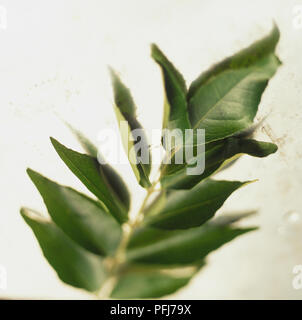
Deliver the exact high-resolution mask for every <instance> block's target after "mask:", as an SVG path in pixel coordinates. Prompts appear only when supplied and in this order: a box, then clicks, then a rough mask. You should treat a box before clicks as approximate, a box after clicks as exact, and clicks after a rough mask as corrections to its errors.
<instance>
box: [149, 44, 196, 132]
mask: <svg viewBox="0 0 302 320" xmlns="http://www.w3.org/2000/svg"><path fill="white" fill-rule="evenodd" d="M151 55H152V58H153V59H154V60H155V61H156V62H157V63H158V64H159V66H160V68H161V70H162V74H163V80H164V86H165V103H164V117H163V129H169V130H173V129H181V130H184V129H189V128H190V127H191V125H190V121H189V118H188V112H187V98H186V95H187V88H186V83H185V80H184V79H183V76H182V75H181V74H180V73H179V71H178V70H176V69H175V67H174V66H173V64H172V63H171V62H170V61H169V60H168V59H167V58H166V56H165V55H164V54H163V52H162V51H161V50H160V49H159V48H158V47H157V46H156V45H155V44H153V45H152V46H151Z"/></svg>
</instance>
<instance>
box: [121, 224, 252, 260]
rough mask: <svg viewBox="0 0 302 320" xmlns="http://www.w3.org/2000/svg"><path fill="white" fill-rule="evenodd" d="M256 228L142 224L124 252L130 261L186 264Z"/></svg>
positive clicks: (200, 258)
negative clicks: (170, 227)
mask: <svg viewBox="0 0 302 320" xmlns="http://www.w3.org/2000/svg"><path fill="white" fill-rule="evenodd" d="M253 230H255V228H234V227H231V226H219V225H210V224H206V225H202V226H200V227H197V228H191V229H186V230H173V231H169V230H161V229H155V228H141V229H138V230H137V231H136V232H135V234H134V235H133V237H132V239H131V241H130V243H129V246H128V252H127V259H128V261H131V262H136V263H144V264H153V265H162V266H164V265H187V264H192V263H194V262H196V261H200V260H202V259H204V258H205V257H206V256H207V255H208V254H209V253H211V252H212V251H214V250H216V249H218V248H220V247H221V246H222V245H224V244H226V243H227V242H230V241H231V240H233V239H235V238H236V237H238V236H240V235H243V234H244V233H247V232H249V231H253Z"/></svg>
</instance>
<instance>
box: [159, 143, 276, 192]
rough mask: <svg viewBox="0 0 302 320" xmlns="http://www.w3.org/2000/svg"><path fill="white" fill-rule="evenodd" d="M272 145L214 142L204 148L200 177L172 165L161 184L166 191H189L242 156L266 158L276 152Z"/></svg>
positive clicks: (274, 146) (180, 166)
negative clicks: (202, 167) (203, 160)
mask: <svg viewBox="0 0 302 320" xmlns="http://www.w3.org/2000/svg"><path fill="white" fill-rule="evenodd" d="M277 149H278V148H277V146H276V145H275V144H273V143H269V142H262V141H256V140H251V139H240V138H235V137H230V138H227V139H224V140H220V141H215V142H212V143H209V144H207V145H206V146H205V153H203V154H200V155H198V157H205V170H204V172H203V173H202V174H201V175H188V174H187V165H174V166H173V167H169V168H168V170H166V171H165V172H166V175H163V177H162V178H161V184H162V186H163V187H164V188H168V189H191V188H192V187H194V186H195V185H196V184H198V183H199V182H200V181H202V180H204V179H205V178H207V177H209V176H211V175H213V174H214V173H216V172H217V171H218V170H220V169H221V168H222V167H224V166H226V165H227V164H228V163H230V162H231V161H233V160H235V159H237V158H238V157H240V156H241V155H242V154H248V155H250V156H253V157H266V156H268V155H270V154H272V153H275V152H276V151H277Z"/></svg>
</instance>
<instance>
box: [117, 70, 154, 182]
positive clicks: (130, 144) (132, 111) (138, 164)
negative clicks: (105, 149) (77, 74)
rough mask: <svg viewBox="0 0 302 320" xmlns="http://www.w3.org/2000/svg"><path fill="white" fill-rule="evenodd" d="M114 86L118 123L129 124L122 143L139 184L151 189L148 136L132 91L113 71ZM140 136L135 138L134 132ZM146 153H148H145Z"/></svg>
mask: <svg viewBox="0 0 302 320" xmlns="http://www.w3.org/2000/svg"><path fill="white" fill-rule="evenodd" d="M111 78H112V86H113V91H114V102H115V112H116V116H117V120H118V123H119V125H120V129H121V128H123V127H121V121H125V122H127V128H126V129H127V132H122V130H121V136H122V142H123V146H124V149H125V152H126V154H127V156H128V159H129V162H130V165H131V167H132V170H133V172H134V174H135V177H136V179H137V181H138V182H139V184H140V185H141V186H142V187H144V188H147V187H149V186H150V185H151V184H150V181H149V175H150V171H151V154H150V150H149V145H148V142H147V138H146V135H145V133H144V131H143V129H142V126H141V124H140V123H139V122H138V121H137V119H136V106H135V104H134V101H133V99H132V96H131V93H130V90H129V89H128V88H127V87H126V86H125V85H124V84H123V83H122V81H121V80H120V79H119V77H118V76H117V74H116V73H115V72H114V71H113V70H111ZM134 130H135V131H136V132H137V134H138V135H139V136H135V135H134V132H135V131H134ZM145 152H146V153H145Z"/></svg>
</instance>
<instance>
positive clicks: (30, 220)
mask: <svg viewBox="0 0 302 320" xmlns="http://www.w3.org/2000/svg"><path fill="white" fill-rule="evenodd" d="M21 214H22V216H23V218H24V220H25V221H26V223H27V224H28V225H29V226H30V228H31V229H32V231H33V232H34V234H35V236H36V238H37V240H38V242H39V244H40V247H41V249H42V251H43V254H44V256H45V258H46V259H47V260H48V262H49V263H50V265H51V266H52V267H53V268H54V269H55V271H56V272H57V274H58V276H59V278H60V279H61V280H62V281H63V282H65V283H67V284H69V285H72V286H74V287H77V288H82V289H85V290H88V291H96V290H98V289H99V288H100V287H101V285H102V283H103V282H104V280H105V278H106V272H105V269H104V266H103V263H102V258H101V257H99V256H97V255H94V254H93V253H90V252H88V251H86V250H85V249H82V248H81V247H80V246H78V245H77V244H76V243H75V242H74V241H73V240H71V239H70V238H69V237H67V236H66V235H65V234H64V233H63V231H61V230H60V229H59V228H58V227H57V226H55V225H54V224H53V223H51V222H48V221H46V220H45V219H43V218H41V217H40V216H38V215H37V214H36V213H34V212H33V211H32V210H29V209H25V208H22V209H21Z"/></svg>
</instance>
